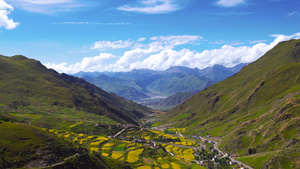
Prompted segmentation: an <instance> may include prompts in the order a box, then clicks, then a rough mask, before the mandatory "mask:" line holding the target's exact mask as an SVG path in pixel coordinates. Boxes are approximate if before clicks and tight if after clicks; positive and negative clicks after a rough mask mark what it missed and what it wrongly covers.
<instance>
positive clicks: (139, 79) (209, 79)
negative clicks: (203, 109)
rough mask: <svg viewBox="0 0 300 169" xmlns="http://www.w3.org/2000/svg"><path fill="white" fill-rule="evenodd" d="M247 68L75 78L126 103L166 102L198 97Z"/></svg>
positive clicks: (82, 74)
mask: <svg viewBox="0 0 300 169" xmlns="http://www.w3.org/2000/svg"><path fill="white" fill-rule="evenodd" d="M245 65H247V64H239V65H237V66H235V67H233V68H226V67H224V66H222V65H215V66H213V67H208V68H205V69H203V70H199V69H198V68H194V69H192V68H188V67H182V66H176V67H170V68H169V69H167V70H165V71H154V70H148V69H142V70H132V71H130V72H79V73H77V74H74V76H77V77H80V78H83V79H85V80H86V81H88V82H90V83H92V84H94V85H96V86H98V87H100V88H102V89H103V90H105V91H107V92H111V93H115V94H116V95H119V96H121V97H123V98H125V99H127V100H134V101H137V102H145V100H151V99H152V98H166V97H168V96H171V95H174V94H176V93H178V92H191V93H196V92H198V91H201V90H203V89H205V88H206V87H208V86H210V85H212V84H214V83H217V82H219V81H222V80H224V79H226V78H228V77H230V76H232V75H233V74H235V73H237V72H239V71H240V69H241V68H242V67H244V66H245Z"/></svg>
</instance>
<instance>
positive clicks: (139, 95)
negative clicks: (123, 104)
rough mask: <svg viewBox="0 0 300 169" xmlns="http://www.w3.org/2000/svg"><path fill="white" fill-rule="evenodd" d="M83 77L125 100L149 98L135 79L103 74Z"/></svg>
mask: <svg viewBox="0 0 300 169" xmlns="http://www.w3.org/2000/svg"><path fill="white" fill-rule="evenodd" d="M83 79H85V80H86V81H88V82H90V83H92V84H95V85H96V86H98V87H100V88H101V89H103V90H105V91H107V92H110V93H115V94H116V95H118V96H121V97H123V98H125V99H127V100H142V99H146V98H149V96H147V95H146V94H144V92H146V93H147V92H148V91H147V90H146V89H144V88H143V87H141V86H140V85H139V84H137V82H136V81H132V80H124V79H119V78H114V77H109V76H107V75H104V74H102V75H100V76H97V77H95V78H91V77H89V76H84V77H83Z"/></svg>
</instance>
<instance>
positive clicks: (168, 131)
mask: <svg viewBox="0 0 300 169" xmlns="http://www.w3.org/2000/svg"><path fill="white" fill-rule="evenodd" d="M164 133H165V134H176V132H175V131H170V130H164Z"/></svg>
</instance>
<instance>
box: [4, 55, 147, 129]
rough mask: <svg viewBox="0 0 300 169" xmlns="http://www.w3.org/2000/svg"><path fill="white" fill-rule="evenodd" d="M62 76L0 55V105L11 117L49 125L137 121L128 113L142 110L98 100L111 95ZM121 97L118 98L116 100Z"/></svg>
mask: <svg viewBox="0 0 300 169" xmlns="http://www.w3.org/2000/svg"><path fill="white" fill-rule="evenodd" d="M63 77H64V76H63V75H60V74H58V73H57V72H55V71H53V70H49V69H47V68H46V67H44V66H43V65H42V64H41V63H40V62H38V61H35V60H32V59H27V58H26V57H24V56H14V57H5V56H0V107H1V109H3V111H4V112H6V113H8V114H10V115H13V116H14V117H15V118H18V119H20V120H25V121H26V120H27V121H29V122H32V123H33V124H34V125H36V126H41V127H50V128H56V127H58V126H57V125H58V124H59V121H65V119H66V118H68V119H71V120H72V121H76V120H78V119H81V120H82V119H85V120H89V119H91V120H93V122H96V123H99V122H100V123H132V124H137V122H136V121H135V120H134V118H135V117H133V116H132V114H134V113H135V112H136V113H137V116H140V115H141V114H143V113H144V112H139V111H140V110H135V109H134V108H133V109H132V111H133V112H131V113H130V112H127V111H126V110H125V109H122V107H120V106H118V105H117V104H116V105H115V104H114V103H113V102H110V103H108V102H106V101H104V99H102V98H105V97H106V96H107V97H111V98H112V97H114V98H115V95H114V96H112V94H109V93H106V92H104V91H103V90H101V89H98V88H97V89H96V87H95V86H93V85H91V84H89V83H87V82H85V81H84V80H82V81H81V83H82V84H83V86H84V85H85V86H93V87H91V88H92V89H93V90H94V91H97V94H95V93H93V91H92V90H89V89H87V88H85V87H82V86H78V85H77V84H75V82H76V80H75V82H74V83H70V81H66V80H64V79H63ZM70 79H72V78H70ZM79 81H80V80H79ZM77 82H78V81H77ZM100 95H101V97H102V98H101V97H100ZM106 100H109V99H106ZM122 100H124V99H118V102H120V103H121V102H122ZM124 101H125V100H124ZM127 103H128V102H124V103H122V104H123V105H126V104H127ZM131 105H133V104H131ZM136 105H137V104H136ZM141 107H142V106H140V107H139V108H141ZM142 109H143V108H142ZM145 110H149V109H145ZM97 121H98V122H97ZM55 123H57V124H55ZM51 125H52V126H51Z"/></svg>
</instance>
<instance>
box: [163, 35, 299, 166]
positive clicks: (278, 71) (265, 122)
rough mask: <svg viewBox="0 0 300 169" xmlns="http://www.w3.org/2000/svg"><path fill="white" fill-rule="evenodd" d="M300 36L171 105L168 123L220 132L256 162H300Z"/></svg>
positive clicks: (231, 147) (225, 144)
mask: <svg viewBox="0 0 300 169" xmlns="http://www.w3.org/2000/svg"><path fill="white" fill-rule="evenodd" d="M299 61H300V40H291V41H287V42H281V43H279V44H278V45H277V46H276V47H274V48H273V49H272V50H270V51H269V52H267V53H266V54H265V55H264V56H262V57H261V58H260V59H259V60H257V61H256V62H254V63H252V64H250V65H248V66H246V67H244V68H243V69H242V70H241V71H240V73H238V74H236V75H234V76H232V77H230V78H228V79H226V80H224V81H222V82H220V83H217V84H214V85H212V86H210V87H208V88H207V89H205V90H203V91H201V92H199V93H197V94H196V95H194V96H193V97H191V98H189V99H188V100H187V101H185V102H184V103H182V104H181V105H178V106H177V107H175V108H174V109H172V110H171V111H169V112H168V113H167V114H166V116H165V117H164V120H163V121H162V122H164V123H173V122H174V123H175V125H176V126H178V127H188V130H187V132H186V133H185V134H199V135H202V136H206V135H207V133H210V134H211V135H212V136H214V137H220V139H221V141H220V145H219V147H220V148H221V149H222V150H224V151H226V152H233V153H236V154H237V155H239V156H244V157H243V158H241V161H244V162H245V163H248V164H249V165H252V166H253V167H255V168H261V167H263V166H264V167H275V168H297V167H300V166H299V161H300V159H299V157H300V153H299V152H300V149H299V141H300V134H299V133H300V62H299Z"/></svg>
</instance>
